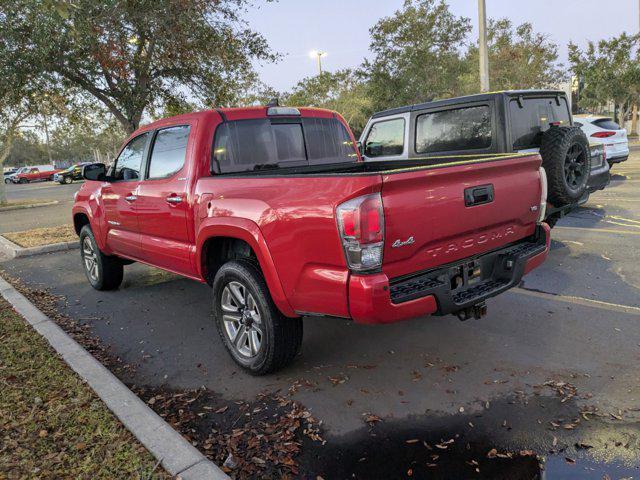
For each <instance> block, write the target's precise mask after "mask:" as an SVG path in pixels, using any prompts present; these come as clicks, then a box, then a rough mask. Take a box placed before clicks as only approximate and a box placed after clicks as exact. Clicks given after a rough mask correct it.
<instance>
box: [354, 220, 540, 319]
mask: <svg viewBox="0 0 640 480" xmlns="http://www.w3.org/2000/svg"><path fill="white" fill-rule="evenodd" d="M549 231H550V230H549V226H548V225H547V224H546V223H543V224H541V225H540V226H539V227H538V228H537V229H536V233H535V235H534V236H532V237H529V238H527V239H524V240H522V241H520V242H518V243H515V244H513V245H510V246H508V247H505V248H502V249H500V250H496V251H493V252H489V253H486V254H484V255H482V256H479V257H472V258H468V259H465V260H462V261H460V262H456V263H454V264H451V265H447V266H444V267H441V268H438V269H435V270H430V271H427V272H419V273H416V274H414V275H411V276H408V277H407V276H405V277H402V278H400V279H392V280H391V281H390V280H389V279H388V278H387V276H386V275H385V274H384V273H377V274H373V275H352V276H351V277H350V279H349V310H350V313H351V317H352V318H353V320H354V321H356V322H358V323H392V322H398V321H401V320H407V319H410V318H415V317H419V316H423V315H429V314H436V315H446V314H449V313H454V312H456V311H458V310H462V309H464V308H467V307H470V306H473V305H476V304H478V303H480V302H482V301H484V300H486V299H487V298H490V297H494V296H496V295H498V294H500V293H502V292H504V291H505V290H508V289H510V288H512V287H514V286H516V285H517V284H518V283H519V282H520V280H521V279H522V276H523V275H525V274H526V273H528V272H530V271H531V270H533V269H534V268H536V267H538V266H539V265H540V264H542V263H543V262H544V260H545V259H546V258H547V254H548V253H549V242H550V235H549ZM472 265H473V267H474V268H479V269H480V271H481V274H480V276H479V277H477V278H475V279H472V280H469V279H468V278H467V276H468V273H467V272H466V270H467V269H468V268H471V266H472ZM456 275H459V276H463V277H464V280H463V282H464V283H463V284H462V285H461V286H459V287H456V288H452V286H451V285H452V276H456Z"/></svg>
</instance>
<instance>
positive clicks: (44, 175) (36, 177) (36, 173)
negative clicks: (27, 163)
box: [13, 165, 62, 183]
mask: <svg viewBox="0 0 640 480" xmlns="http://www.w3.org/2000/svg"><path fill="white" fill-rule="evenodd" d="M61 171H62V170H61V169H56V168H55V167H54V166H53V165H41V166H38V167H30V168H29V169H27V170H26V171H23V172H20V173H19V174H18V175H16V176H15V178H14V179H13V182H14V183H30V182H44V181H47V180H53V176H54V175H55V174H56V173H58V172H61Z"/></svg>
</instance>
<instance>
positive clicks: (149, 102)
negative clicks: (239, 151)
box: [0, 0, 276, 132]
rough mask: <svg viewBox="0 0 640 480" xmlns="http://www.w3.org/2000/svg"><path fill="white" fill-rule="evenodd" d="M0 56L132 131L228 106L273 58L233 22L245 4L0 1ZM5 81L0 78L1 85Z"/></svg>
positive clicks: (230, 0)
mask: <svg viewBox="0 0 640 480" xmlns="http://www.w3.org/2000/svg"><path fill="white" fill-rule="evenodd" d="M0 5H1V6H2V8H1V11H2V14H1V15H0V30H1V31H2V32H3V35H2V41H1V42H0V57H2V56H4V55H13V56H16V55H17V54H19V57H20V62H19V63H18V64H16V65H13V67H12V66H11V65H5V68H7V69H8V72H9V73H11V72H12V71H16V70H18V71H24V70H25V69H28V70H29V71H30V72H31V75H32V76H36V77H38V78H39V79H46V81H48V82H50V83H51V84H52V85H54V86H55V87H56V88H58V89H62V88H66V89H68V90H70V92H71V93H74V92H84V93H89V94H90V95H91V96H93V97H94V98H95V99H97V100H98V101H100V102H101V103H102V104H103V105H104V106H105V107H106V108H107V109H108V110H109V112H111V114H113V115H114V117H115V118H116V119H117V120H118V121H119V122H120V124H121V125H122V126H123V128H124V129H125V130H126V131H128V132H132V131H133V130H135V129H136V128H137V127H138V126H139V124H140V121H141V119H142V116H143V114H144V112H145V110H146V109H147V108H149V107H150V106H154V107H156V108H163V107H164V106H165V105H170V106H171V105H180V104H181V103H184V102H186V101H192V100H195V101H197V102H200V103H202V104H215V105H230V104H233V103H234V102H235V101H236V97H237V92H238V91H239V90H240V89H242V88H244V87H245V86H246V85H247V84H248V83H251V82H253V81H254V80H255V72H254V70H253V68H252V61H254V60H264V61H271V60H274V59H275V58H276V56H275V55H274V54H273V53H272V52H271V50H270V49H269V47H268V45H267V42H266V40H265V39H264V38H263V37H262V36H261V35H260V34H258V33H256V32H254V31H252V30H250V29H249V28H248V27H247V26H246V25H245V24H244V23H243V21H242V20H241V13H242V12H243V11H244V8H245V7H246V6H247V5H248V0H215V1H214V0H191V1H186V2H185V1H183V0H139V1H135V2H131V1H128V0H105V1H100V2H96V1H94V0H71V1H68V0H39V1H34V0H0ZM6 73H7V72H6V71H4V69H3V70H0V76H2V75H5V74H6Z"/></svg>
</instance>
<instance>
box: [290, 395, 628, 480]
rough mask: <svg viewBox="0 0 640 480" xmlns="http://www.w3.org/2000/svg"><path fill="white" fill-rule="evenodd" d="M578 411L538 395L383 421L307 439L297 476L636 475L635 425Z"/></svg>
mask: <svg viewBox="0 0 640 480" xmlns="http://www.w3.org/2000/svg"><path fill="white" fill-rule="evenodd" d="M567 404H569V405H567ZM578 412H579V408H578V406H577V405H576V404H575V403H573V402H572V401H571V400H570V401H568V402H565V403H561V402H560V400H559V399H557V398H553V397H546V396H540V397H535V398H529V399H526V400H525V399H509V400H505V399H502V400H499V401H496V402H493V403H492V405H491V408H490V409H488V410H487V409H482V410H480V411H478V412H475V413H472V414H460V415H447V416H441V417H434V416H421V417H417V418H413V419H407V420H402V421H397V420H393V419H383V420H382V421H380V422H377V423H375V424H374V425H373V426H370V427H364V428H362V429H360V430H358V431H357V432H353V433H351V434H349V435H347V436H343V437H339V438H332V437H326V439H327V443H326V445H324V446H321V447H320V446H317V445H315V446H314V445H311V444H309V445H306V444H305V446H304V448H303V454H302V458H301V472H304V474H303V475H302V476H301V478H304V479H316V478H318V477H321V478H324V479H327V480H328V479H334V478H337V479H347V478H353V479H367V480H369V479H371V480H376V479H380V480H382V479H385V480H386V479H395V478H417V479H466V478H473V479H509V480H521V479H522V480H525V479H526V480H534V479H545V480H546V479H556V478H560V479H567V478H568V479H573V478H575V479H591V478H593V479H598V480H602V479H603V478H610V479H611V480H613V479H622V478H629V479H631V478H640V477H639V475H640V470H639V468H638V465H640V449H639V448H638V447H639V446H640V445H639V443H638V442H639V440H638V433H639V430H640V429H639V428H638V427H639V425H638V424H622V423H619V424H613V423H611V422H608V421H605V420H602V419H598V418H595V417H589V418H591V419H590V420H584V419H582V421H579V420H578V419H579V418H582V417H581V415H580V414H579V413H578ZM576 422H577V423H576ZM568 423H574V424H575V425H576V427H575V428H574V427H573V426H572V427H571V428H570V429H568V428H563V427H564V426H565V425H567V424H568ZM554 424H555V425H558V426H557V427H555V426H553V425H554ZM305 443H306V442H305ZM606 475H608V477H607V476H606Z"/></svg>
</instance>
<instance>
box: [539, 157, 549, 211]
mask: <svg viewBox="0 0 640 480" xmlns="http://www.w3.org/2000/svg"><path fill="white" fill-rule="evenodd" d="M538 171H539V172H540V207H539V209H540V212H539V214H538V223H540V222H544V217H545V216H546V215H547V172H545V170H544V168H542V167H540V168H539V169H538Z"/></svg>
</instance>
